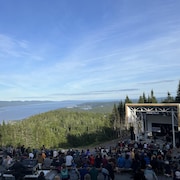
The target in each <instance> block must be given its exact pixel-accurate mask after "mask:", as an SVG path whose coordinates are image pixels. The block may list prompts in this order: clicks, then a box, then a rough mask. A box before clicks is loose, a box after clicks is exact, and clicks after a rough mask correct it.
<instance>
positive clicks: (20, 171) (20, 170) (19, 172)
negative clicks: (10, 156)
mask: <svg viewBox="0 0 180 180" xmlns="http://www.w3.org/2000/svg"><path fill="white" fill-rule="evenodd" d="M9 169H10V170H12V171H13V172H12V174H13V176H14V177H15V180H20V179H22V178H23V177H24V175H25V174H24V172H25V167H24V166H23V164H22V163H21V162H20V160H16V161H15V163H14V164H13V165H12V166H11V167H10V168H9Z"/></svg>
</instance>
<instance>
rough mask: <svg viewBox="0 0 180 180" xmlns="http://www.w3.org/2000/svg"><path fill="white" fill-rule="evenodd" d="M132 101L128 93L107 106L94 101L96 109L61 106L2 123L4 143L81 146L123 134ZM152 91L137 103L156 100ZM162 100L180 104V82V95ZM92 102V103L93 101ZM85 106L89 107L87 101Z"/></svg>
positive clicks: (29, 145)
mask: <svg viewBox="0 0 180 180" xmlns="http://www.w3.org/2000/svg"><path fill="white" fill-rule="evenodd" d="M132 102H133V101H132V100H131V99H130V98H129V97H128V95H127V96H126V98H125V100H124V101H122V100H121V101H120V102H118V103H114V104H113V103H112V102H111V103H104V108H102V107H101V108H100V107H99V104H96V103H94V108H93V109H88V110H87V109H86V110H84V111H83V110H82V109H81V110H80V109H78V108H73V109H70V110H68V109H59V110H55V111H49V112H46V113H42V114H39V115H35V116H32V117H30V118H27V119H24V120H21V121H12V122H8V123H5V122H4V121H3V123H2V124H0V143H1V146H8V145H12V146H21V145H25V146H26V147H33V148H39V147H41V146H42V145H43V144H44V145H45V146H46V147H49V148H64V147H78V146H85V145H89V144H93V143H99V142H102V141H106V140H110V139H114V138H119V137H121V138H122V137H123V135H124V133H122V131H123V132H124V131H128V130H126V129H125V126H124V125H125V104H126V103H132ZM157 102H158V101H157V98H156V97H155V95H154V92H153V90H151V92H150V95H148V96H147V97H146V95H145V93H143V94H142V95H141V96H140V97H139V99H138V103H157ZM162 103H180V81H179V85H178V89H177V96H176V97H172V96H171V94H170V92H167V97H166V98H165V99H163V101H162ZM91 105H92V104H91ZM82 106H84V107H87V106H88V104H83V105H82Z"/></svg>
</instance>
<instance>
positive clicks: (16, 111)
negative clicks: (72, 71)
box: [0, 101, 82, 123]
mask: <svg viewBox="0 0 180 180" xmlns="http://www.w3.org/2000/svg"><path fill="white" fill-rule="evenodd" d="M81 103H82V102H80V101H62V102H60V101H59V102H46V103H45V102H42V103H41V102H40V103H35V104H28V105H27V104H26V105H17V106H4V107H0V123H1V122H2V121H9V120H11V121H12V120H22V119H25V118H28V117H30V116H33V115H36V114H40V113H43V112H47V111H51V110H56V109H60V108H70V107H75V106H76V105H78V104H81Z"/></svg>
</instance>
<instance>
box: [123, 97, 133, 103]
mask: <svg viewBox="0 0 180 180" xmlns="http://www.w3.org/2000/svg"><path fill="white" fill-rule="evenodd" d="M124 103H125V104H126V103H132V101H131V100H130V99H129V97H128V96H126V99H125V102H124Z"/></svg>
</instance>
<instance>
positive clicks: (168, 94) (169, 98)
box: [163, 92, 174, 103]
mask: <svg viewBox="0 0 180 180" xmlns="http://www.w3.org/2000/svg"><path fill="white" fill-rule="evenodd" d="M172 102H174V98H173V97H172V96H171V93H170V92H168V93H167V98H166V99H164V101H163V103H172Z"/></svg>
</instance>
